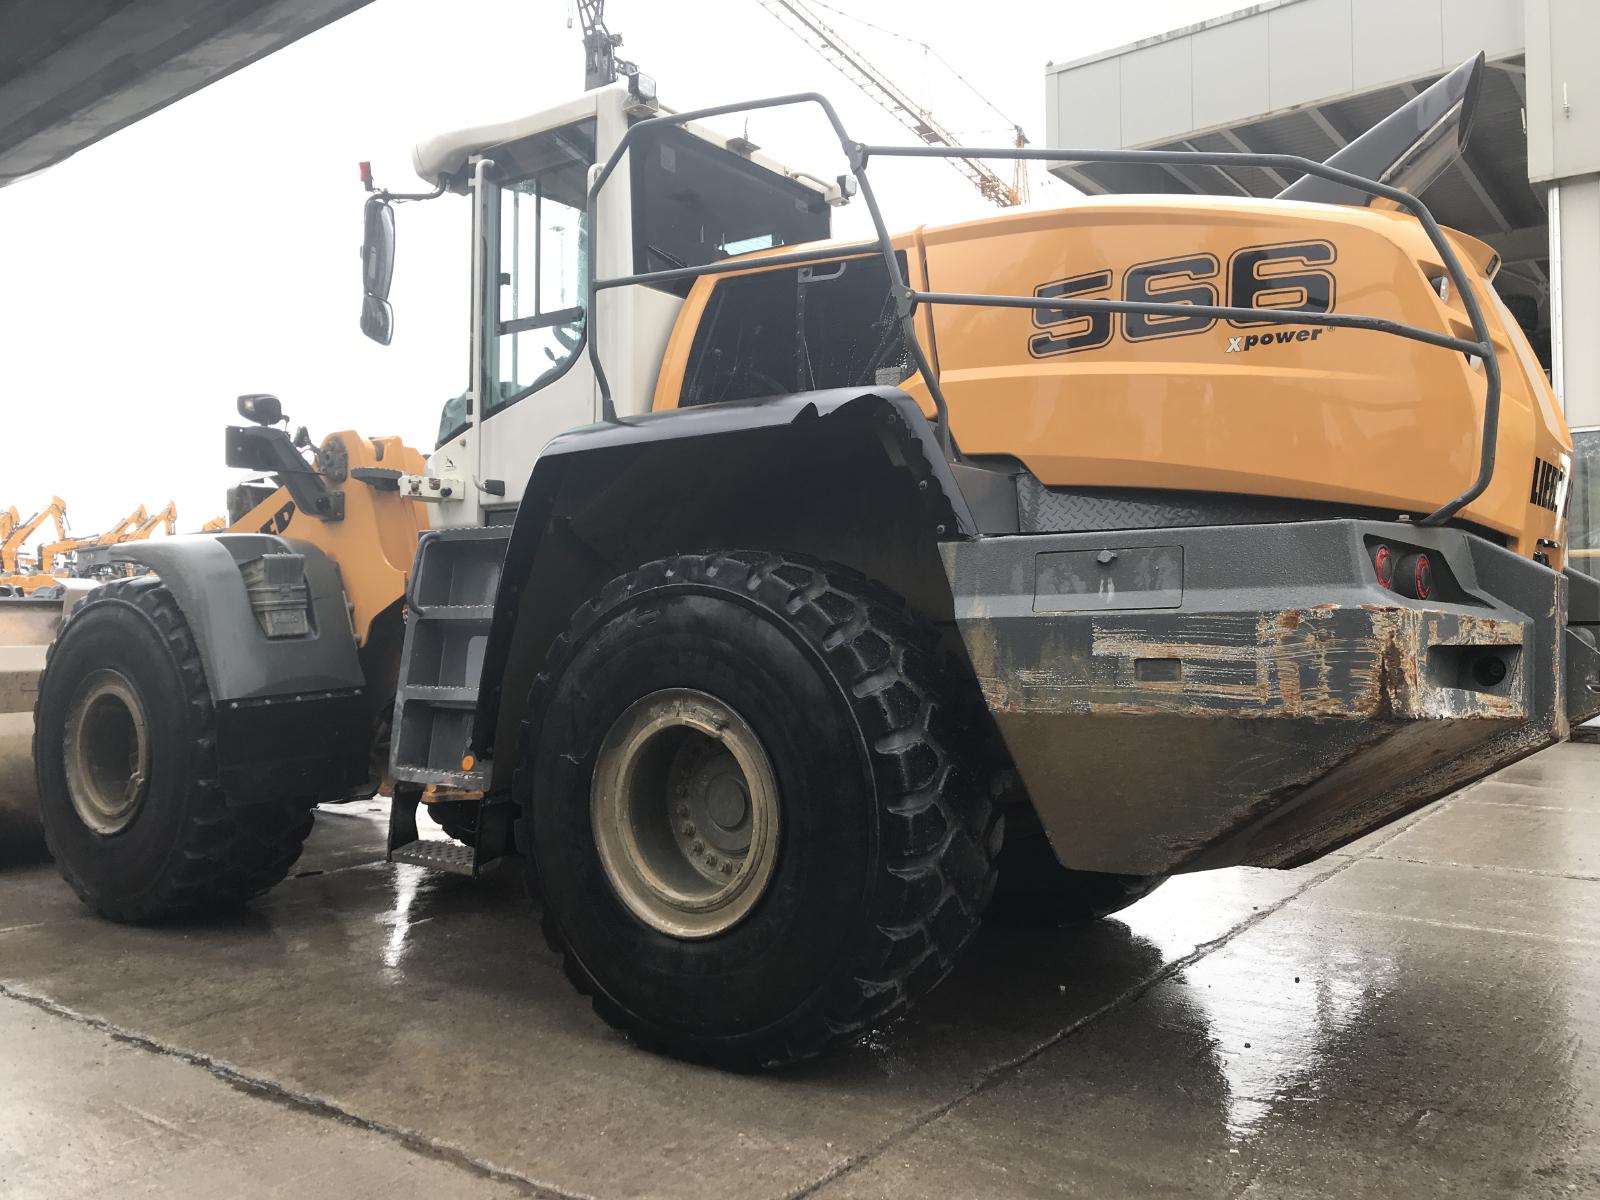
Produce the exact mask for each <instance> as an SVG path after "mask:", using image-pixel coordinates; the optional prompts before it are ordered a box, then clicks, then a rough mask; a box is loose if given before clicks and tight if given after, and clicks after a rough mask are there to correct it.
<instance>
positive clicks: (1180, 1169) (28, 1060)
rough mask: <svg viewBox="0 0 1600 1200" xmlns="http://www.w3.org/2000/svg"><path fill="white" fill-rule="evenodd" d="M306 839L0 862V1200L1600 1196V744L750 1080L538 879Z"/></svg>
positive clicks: (1150, 906) (1184, 903)
mask: <svg viewBox="0 0 1600 1200" xmlns="http://www.w3.org/2000/svg"><path fill="white" fill-rule="evenodd" d="M381 819H382V814H381V812H380V811H379V810H378V809H377V807H376V806H372V805H361V806H356V807H355V808H353V809H352V808H345V809H341V810H332V811H329V812H327V813H325V814H323V815H321V816H319V818H318V827H317V831H316V832H315V833H314V834H313V836H312V840H311V842H310V844H309V845H308V848H307V852H306V855H305V857H304V859H303V860H302V862H301V864H300V867H299V868H298V873H297V875H296V876H295V877H294V878H292V879H290V880H289V881H287V882H286V883H285V884H284V885H283V886H281V887H280V888H278V889H276V890H275V891H274V892H272V893H270V894H269V895H268V896H266V897H264V898H263V899H262V900H260V901H258V902H257V903H256V904H255V905H254V906H253V907H252V908H251V909H250V910H248V911H246V912H244V913H242V914H236V915H233V916H229V917H226V918H218V919H215V920H212V921H207V922H199V923H189V924H183V925H172V926H165V927H161V928H154V929H128V928H122V927H118V926H113V925H110V924H107V923H104V922H101V921H98V920H96V919H94V918H92V917H90V916H89V915H87V913H86V912H85V911H84V910H83V909H82V908H81V907H80V906H79V905H78V904H77V902H76V900H75V899H74V898H73V897H72V895H71V893H70V892H69V891H68V890H67V888H66V887H65V885H64V884H62V883H61V882H60V880H59V879H58V878H57V877H56V875H55V872H54V870H53V868H52V867H50V866H49V865H48V864H42V865H25V866H20V867H10V868H6V869H4V870H0V1196H18V1197H22V1196H26V1197H30V1198H33V1197H40V1198H54V1197H69V1196H70V1197H76V1196H85V1195H95V1196H123V1195H145V1194H149V1195H162V1196H188V1195H194V1196H208V1197H209V1196H216V1195H240V1196H267V1195H279V1194H285V1195H288V1194H292V1195H303V1194H307V1193H308V1192H311V1191H312V1190H314V1189H322V1190H327V1191H329V1192H337V1193H338V1194H341V1195H344V1194H348V1195H354V1196H364V1195H375V1196H376V1195H410V1194H416V1195H422V1194H430V1195H441V1196H456V1195H462V1196H466V1195H473V1196H480V1195H481V1196H501V1195H533V1196H556V1197H575V1196H595V1197H608V1198H609V1197H656V1196H660V1197H696V1198H701V1197H723V1196H726V1197H758V1198H764V1197H779V1196H800V1195H805V1196H816V1197H820V1198H822V1200H843V1198H845V1197H862V1198H866V1197H887V1196H894V1197H921V1196H926V1197H938V1198H939V1200H951V1198H961V1197H974V1198H977V1197H984V1198H989V1197H1003V1196H1060V1195H1068V1196H1083V1197H1095V1198H1106V1197H1120V1196H1134V1195H1137V1196H1148V1195H1222V1194H1227V1195H1241V1196H1261V1197H1300V1196H1307V1197H1309V1196H1332V1195H1338V1196H1408V1197H1409V1196H1462V1197H1468V1196H1470V1197H1484V1196H1507V1197H1509V1196H1519V1197H1520V1196H1552V1197H1567V1196H1574V1195H1591V1194H1600V1107H1597V1105H1600V1063H1597V1061H1596V1056H1597V1054H1600V958H1597V955H1596V950H1597V948H1600V904H1597V901H1600V747H1597V746H1581V745H1566V746H1561V747H1557V748H1556V749H1554V750H1551V751H1548V752H1546V753H1544V754H1542V755H1540V756H1538V757H1536V758H1534V759H1531V760H1529V761H1527V762H1525V763H1523V764H1519V765H1518V766H1515V767H1512V768H1510V769H1508V770H1507V771H1505V772H1502V773H1501V775H1499V776H1498V777H1496V778H1495V779H1494V780H1491V781H1489V782H1486V783H1484V784H1481V785H1479V786H1477V787H1476V788H1472V789H1469V790H1468V791H1466V792H1463V793H1460V794H1458V795H1457V796H1455V797H1453V798H1452V799H1450V800H1447V801H1445V802H1443V803H1441V804H1438V805H1435V806H1432V807H1431V808H1429V809H1427V810H1424V812H1423V813H1421V814H1419V815H1417V816H1416V817H1413V818H1411V819H1410V820H1409V821H1407V822H1406V823H1404V824H1403V825H1401V826H1398V827H1392V828H1391V829H1389V830H1385V831H1383V832H1381V833H1380V834H1377V835H1374V836H1373V837H1372V838H1369V839H1367V840H1366V841H1364V842H1363V843H1359V844H1357V845H1356V846H1353V847H1351V848H1350V849H1349V851H1348V852H1347V853H1343V854H1339V855H1334V856H1330V857H1328V858H1326V859H1324V860H1322V861H1320V862H1318V863H1316V864H1313V865H1311V866H1309V867H1305V868H1301V869H1300V870H1297V871H1294V872H1288V873H1280V872H1268V871H1255V870H1243V869H1240V870H1233V871H1226V872H1220V873H1213V874H1208V875H1200V876H1193V877H1185V878H1181V879H1178V880H1175V881H1173V882H1172V883H1170V884H1169V885H1167V886H1166V887H1164V888H1162V889H1160V890H1159V891H1157V892H1156V893H1155V894H1154V895H1152V896H1151V897H1150V898H1148V899H1147V900H1145V901H1142V902H1141V903H1140V904H1138V905H1136V906H1135V907H1134V908H1132V909H1130V910H1128V911H1127V912H1126V913H1125V914H1123V916H1122V917H1121V918H1116V919H1112V920H1109V921H1105V922H1101V923H1100V924H1098V925H1096V926H1094V927H1091V928H1087V929H1082V930H1075V931H1065V932H1062V933H1058V934H1041V933H1037V932H1022V931H1011V930H1006V929H1002V928H987V929H985V931H984V932H983V933H982V934H981V935H980V937H979V939H978V942H977V943H976V944H975V945H974V947H972V952H971V953H970V954H969V955H968V956H967V958H966V959H965V960H964V962H963V963H962V965H961V967H960V968H959V969H958V971H957V973H956V974H955V975H954V976H953V977H952V978H951V979H950V980H949V981H947V982H946V983H945V985H944V986H943V987H941V988H940V989H939V991H938V992H937V993H936V994H935V995H934V996H933V997H932V998H930V1000H929V1001H927V1002H926V1003H925V1004H924V1005H923V1006H922V1007H921V1008H920V1009H919V1010H918V1011H917V1012H916V1013H914V1014H913V1015H912V1016H911V1017H910V1018H909V1019H908V1020H906V1021H904V1022H902V1023H901V1024H900V1025H898V1026H896V1027H895V1028H893V1029H891V1030H889V1031H888V1032H886V1033H884V1034H881V1035H879V1036H877V1037H875V1038H874V1039H873V1040H872V1041H871V1042H870V1043H868V1044H866V1045H863V1046H860V1047H857V1048H855V1049H852V1050H849V1051H846V1052H843V1053H838V1054H834V1055H832V1056H830V1057H828V1058H825V1059H823V1060H821V1061H818V1062H813V1063H809V1064H806V1065H803V1066H802V1067H799V1068H797V1069H792V1070H789V1071H786V1072H781V1073H778V1074H774V1075H768V1076H760V1077H740V1076H730V1075H724V1074H719V1073H717V1072H714V1071H710V1070H705V1069H701V1068H695V1067H687V1066H684V1065H682V1064H679V1063H676V1062H673V1061H671V1060H668V1059H664V1058H660V1057H657V1056H654V1055H651V1054H647V1053H644V1052H642V1051H640V1050H638V1049H636V1048H634V1047H633V1046H631V1045H629V1044H628V1043H627V1042H626V1041H625V1040H624V1039H623V1038H621V1037H619V1036H618V1035H616V1034H614V1033H612V1032H611V1031H609V1030H608V1029H607V1028H606V1027H605V1026H604V1025H602V1024H601V1023H600V1022H599V1021H598V1019H597V1018H595V1017H593V1016H592V1014H590V1012H589V1011H588V1008H587V1005H586V1003H585V1002H584V1001H583V1000H582V999H581V998H580V997H578V996H577V995H576V994H575V993H573V992H572V990H571V989H570V988H569V987H568V986H567V984H566V982H565V981H564V980H563V979H562V978H561V975H560V972H559V970H558V968H557V967H556V965H555V963H554V962H553V960H552V958H551V956H550V955H549V954H548V953H547V952H546V950H545V949H544V946H543V943H542V941H541V940H540V938H539V936H538V934H537V930H536V928H535V925H534V921H533V911H534V906H533V904H532V903H531V902H530V901H529V900H528V899H527V898H526V896H525V895H524V894H523V892H522V889H521V886H520V882H519V880H518V879H517V877H516V873H515V872H507V873H505V874H503V875H501V876H499V877H492V878H490V879H489V880H486V881H483V882H481V883H478V884H474V883H472V882H471V881H467V880H462V879H458V878H456V877H450V876H435V875H429V874H426V873H424V872H423V871H422V870H420V869H419V868H414V867H404V866H401V867H395V866H389V865H387V864H385V863H383V861H382V857H383V854H382V833H383V826H382V824H381Z"/></svg>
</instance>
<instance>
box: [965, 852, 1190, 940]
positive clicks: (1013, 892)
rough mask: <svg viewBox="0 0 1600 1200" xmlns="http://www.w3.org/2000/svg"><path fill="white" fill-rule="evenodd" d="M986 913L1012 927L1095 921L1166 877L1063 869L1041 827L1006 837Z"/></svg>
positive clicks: (1137, 898)
mask: <svg viewBox="0 0 1600 1200" xmlns="http://www.w3.org/2000/svg"><path fill="white" fill-rule="evenodd" d="M999 870H1000V880H999V883H998V884H997V885H996V887H995V895H994V904H993V906H992V907H991V909H990V916H991V917H992V918H994V919H996V920H1000V921H1003V922H1005V923H1007V924H1011V925H1021V926H1062V925H1081V924H1085V923H1087V922H1089V921H1098V920H1099V919H1100V918H1101V917H1109V916H1110V915H1111V914H1112V913H1115V912H1120V911H1121V910H1122V909H1124V908H1127V907H1128V906H1129V905H1130V904H1133V903H1134V902H1136V901H1138V900H1143V899H1144V898H1145V897H1146V896H1148V895H1149V894H1150V893H1151V892H1153V891H1155V890H1156V888H1158V887H1160V886H1161V885H1162V884H1163V883H1165V882H1166V881H1167V877H1166V876H1165V875H1113V874H1108V873H1105V872H1101V871H1074V870H1072V869H1070V868H1068V867H1063V866H1062V865H1061V863H1060V861H1059V860H1058V859H1057V858H1056V855H1055V851H1054V850H1052V849H1051V848H1050V843H1049V841H1048V840H1047V839H1046V838H1045V836H1044V831H1043V830H1032V829H1030V830H1027V831H1025V832H1023V833H1021V834H1013V836H1011V837H1009V838H1007V839H1006V844H1005V846H1004V848H1003V849H1002V850H1001V851H1000V859H999Z"/></svg>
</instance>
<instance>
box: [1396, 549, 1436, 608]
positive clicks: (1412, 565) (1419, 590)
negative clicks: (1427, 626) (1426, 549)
mask: <svg viewBox="0 0 1600 1200" xmlns="http://www.w3.org/2000/svg"><path fill="white" fill-rule="evenodd" d="M1394 586H1395V588H1396V590H1397V591H1399V592H1400V593H1401V594H1403V595H1406V596H1410V597H1411V598H1412V599H1413V600H1429V599H1432V598H1433V561H1432V560H1431V559H1430V558H1429V557H1428V556H1427V555H1426V554H1422V553H1420V552H1419V553H1416V554H1408V555H1406V556H1405V557H1404V558H1402V559H1401V560H1400V565H1399V567H1398V568H1396V570H1395V583H1394Z"/></svg>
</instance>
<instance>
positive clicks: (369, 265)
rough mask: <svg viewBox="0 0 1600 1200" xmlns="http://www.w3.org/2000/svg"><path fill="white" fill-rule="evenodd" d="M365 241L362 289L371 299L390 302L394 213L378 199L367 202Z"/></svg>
mask: <svg viewBox="0 0 1600 1200" xmlns="http://www.w3.org/2000/svg"><path fill="white" fill-rule="evenodd" d="M363 217H364V220H363V226H364V229H363V234H362V238H361V286H362V287H363V288H364V289H365V290H366V293H367V295H369V296H376V297H377V298H378V299H379V300H387V299H388V298H389V283H390V281H391V280H392V279H393V278H394V209H393V208H391V207H390V206H389V203H388V202H387V201H386V200H382V199H380V198H379V197H377V196H371V197H369V198H368V199H367V205H366V211H365V213H364V214H363Z"/></svg>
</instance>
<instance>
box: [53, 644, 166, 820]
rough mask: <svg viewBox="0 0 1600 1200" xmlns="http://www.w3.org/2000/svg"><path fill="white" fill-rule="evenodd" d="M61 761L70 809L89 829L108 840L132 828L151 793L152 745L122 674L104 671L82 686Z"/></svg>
mask: <svg viewBox="0 0 1600 1200" xmlns="http://www.w3.org/2000/svg"><path fill="white" fill-rule="evenodd" d="M62 757H63V760H64V765H65V767H66V775H67V790H68V792H69V793H70V795H71V797H72V807H73V808H74V809H75V810H76V811H77V814H78V817H79V819H80V820H81V821H82V822H83V823H84V824H85V825H86V826H88V827H89V828H90V829H91V830H93V831H94V832H95V833H98V834H101V835H104V836H108V837H109V836H110V835H112V834H115V833H120V832H122V831H123V830H124V829H126V828H127V827H128V826H129V825H130V824H132V822H133V819H134V817H135V816H137V815H138V812H139V809H140V808H141V807H142V806H143V804H144V800H145V796H146V795H147V793H148V791H149V776H150V739H149V732H148V722H147V721H146V718H145V711H144V703H143V701H142V700H141V699H140V698H139V694H138V693H137V692H136V691H135V690H134V688H133V685H132V684H131V683H130V682H129V681H128V679H127V677H126V676H124V675H123V674H122V673H121V672H119V671H113V670H111V669H109V668H102V669H100V670H98V671H93V672H91V673H90V674H89V675H87V676H85V677H84V679H83V682H81V683H80V684H79V685H78V689H77V691H76V692H74V693H73V697H72V701H71V703H70V704H69V705H68V707H67V717H66V724H65V729H64V731H63V736H62Z"/></svg>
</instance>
